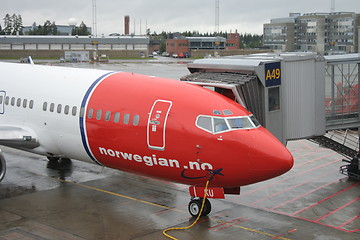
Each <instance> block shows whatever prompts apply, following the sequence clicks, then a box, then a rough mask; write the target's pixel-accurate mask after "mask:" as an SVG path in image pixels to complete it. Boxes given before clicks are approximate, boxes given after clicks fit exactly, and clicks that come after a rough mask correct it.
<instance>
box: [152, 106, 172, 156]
mask: <svg viewBox="0 0 360 240" xmlns="http://www.w3.org/2000/svg"><path fill="white" fill-rule="evenodd" d="M171 106H172V102H170V101H166V100H156V101H155V102H154V104H153V106H152V108H151V111H150V114H149V120H148V125H147V144H148V147H149V148H150V149H155V150H160V151H163V150H165V139H166V122H167V118H168V116H169V112H170V109H171Z"/></svg>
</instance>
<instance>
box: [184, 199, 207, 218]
mask: <svg viewBox="0 0 360 240" xmlns="http://www.w3.org/2000/svg"><path fill="white" fill-rule="evenodd" d="M203 201H204V199H203V198H193V199H192V200H191V201H190V203H189V206H188V209H189V213H190V215H191V216H193V217H197V216H198V215H199V214H201V216H206V215H208V214H209V213H210V212H211V203H210V201H209V200H208V199H207V198H206V199H205V203H204V208H203V210H202V212H201V213H200V210H201V206H202V204H203Z"/></svg>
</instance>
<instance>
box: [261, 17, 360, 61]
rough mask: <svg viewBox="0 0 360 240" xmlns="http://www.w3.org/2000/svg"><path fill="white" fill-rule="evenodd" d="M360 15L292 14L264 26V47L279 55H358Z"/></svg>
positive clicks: (272, 20)
mask: <svg viewBox="0 0 360 240" xmlns="http://www.w3.org/2000/svg"><path fill="white" fill-rule="evenodd" d="M359 28H360V14H358V13H354V12H333V13H307V14H303V15H301V14H300V13H290V14H289V17H286V18H277V19H271V21H270V23H266V24H264V25H263V33H264V46H266V47H269V48H270V49H272V50H278V51H286V52H291V51H299V52H318V53H321V54H338V53H354V52H358V51H359Z"/></svg>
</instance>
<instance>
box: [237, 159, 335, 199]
mask: <svg viewBox="0 0 360 240" xmlns="http://www.w3.org/2000/svg"><path fill="white" fill-rule="evenodd" d="M340 161H341V160H335V161H332V162H329V163H326V164H323V165H320V166H317V167H315V168H312V169H308V170H305V171H303V172H300V173H298V174H295V175H292V176H289V177H286V178H283V179H280V180H277V181H273V182H271V183H269V184H266V185H263V186H261V187H258V188H256V189H253V190H250V191H248V192H245V193H242V194H240V196H237V197H236V198H239V197H243V196H246V195H249V194H252V193H254V192H257V191H259V190H261V189H264V188H267V187H269V186H271V185H274V184H277V183H280V182H284V181H288V180H290V179H293V178H294V177H297V176H300V175H303V174H305V173H308V172H311V171H313V170H316V169H318V168H322V167H325V166H327V165H331V164H333V163H336V162H340Z"/></svg>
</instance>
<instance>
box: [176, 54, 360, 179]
mask: <svg viewBox="0 0 360 240" xmlns="http://www.w3.org/2000/svg"><path fill="white" fill-rule="evenodd" d="M188 68H189V70H190V72H191V74H190V75H187V76H185V77H183V78H182V80H183V81H189V82H191V83H193V84H197V85H201V86H204V87H210V88H212V89H213V90H214V91H217V92H219V93H221V94H223V95H225V96H226V97H229V98H231V99H233V100H234V101H236V102H238V103H239V104H241V105H243V106H244V107H245V108H247V109H248V110H249V111H250V112H252V113H253V114H254V115H255V117H256V118H257V119H258V120H259V122H260V123H261V124H262V125H263V126H264V127H266V128H267V129H268V130H269V131H270V132H272V133H273V134H274V135H275V136H276V137H277V138H278V139H279V140H280V141H281V142H283V143H284V144H286V143H287V141H289V140H296V139H309V140H311V141H314V142H316V143H319V144H321V145H322V146H324V147H327V148H330V149H332V150H334V151H336V152H338V153H340V154H342V155H344V156H345V157H346V158H348V160H344V161H346V162H348V163H349V164H348V165H344V166H342V167H341V168H340V172H341V173H343V174H345V175H348V176H350V177H352V178H356V179H359V180H360V164H359V158H360V154H359V132H360V131H358V132H357V134H354V133H353V132H351V134H349V133H350V131H348V130H346V129H354V128H359V126H360V115H359V108H360V103H359V94H360V93H359V89H358V87H359V85H360V74H359V73H360V54H345V55H334V56H326V57H321V56H318V55H317V54H315V53H281V54H255V55H247V56H232V57H226V58H215V59H201V60H195V61H194V63H191V64H189V65H188ZM339 130H340V131H339ZM345 130H346V131H345ZM335 133H336V134H335ZM349 139H351V141H350V140H349ZM349 142H350V143H351V144H350V143H349Z"/></svg>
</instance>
